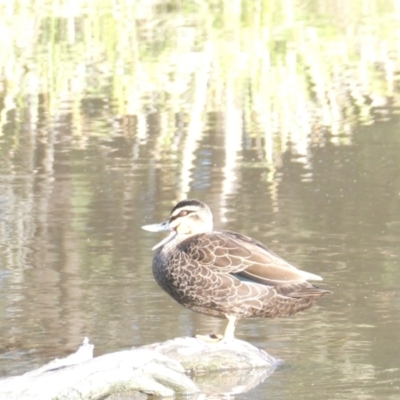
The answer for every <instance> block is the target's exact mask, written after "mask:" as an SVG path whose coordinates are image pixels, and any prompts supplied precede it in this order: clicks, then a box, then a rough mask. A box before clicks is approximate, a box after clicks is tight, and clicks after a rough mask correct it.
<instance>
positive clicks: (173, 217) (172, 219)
mask: <svg viewBox="0 0 400 400" xmlns="http://www.w3.org/2000/svg"><path fill="white" fill-rule="evenodd" d="M182 211H184V212H185V213H186V214H185V215H181V213H182ZM182 211H180V212H179V213H178V214H177V215H174V216H172V217H170V218H169V222H171V221H175V220H176V219H177V218H179V217H186V216H187V215H189V214H191V213H192V212H194V211H190V210H182Z"/></svg>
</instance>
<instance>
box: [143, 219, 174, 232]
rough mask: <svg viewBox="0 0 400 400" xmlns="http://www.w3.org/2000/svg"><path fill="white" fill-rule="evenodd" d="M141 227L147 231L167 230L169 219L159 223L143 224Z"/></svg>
mask: <svg viewBox="0 0 400 400" xmlns="http://www.w3.org/2000/svg"><path fill="white" fill-rule="evenodd" d="M142 229H144V230H145V231H149V232H162V231H169V221H164V222H161V224H152V225H143V226H142Z"/></svg>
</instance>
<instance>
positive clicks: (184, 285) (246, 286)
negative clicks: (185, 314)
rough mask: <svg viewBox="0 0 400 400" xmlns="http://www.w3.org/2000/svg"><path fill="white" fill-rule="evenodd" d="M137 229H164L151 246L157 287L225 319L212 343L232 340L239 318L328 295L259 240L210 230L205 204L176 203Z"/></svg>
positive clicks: (292, 308) (291, 308)
mask: <svg viewBox="0 0 400 400" xmlns="http://www.w3.org/2000/svg"><path fill="white" fill-rule="evenodd" d="M142 229H144V230H147V231H150V232H161V231H169V234H168V236H166V237H165V238H164V239H163V240H161V241H160V242H159V243H158V244H156V245H155V246H154V247H153V249H152V250H156V252H155V254H154V258H153V265H152V268H153V275H154V278H155V280H156V281H157V283H158V284H159V286H160V287H161V288H162V289H163V290H164V291H165V292H166V293H168V294H169V295H170V296H171V297H172V298H173V299H174V300H176V301H177V302H178V303H180V304H181V305H183V306H184V307H186V308H188V309H190V310H192V311H195V312H198V313H201V314H205V315H208V316H211V317H217V318H225V319H227V320H228V323H227V326H226V328H225V331H224V334H223V335H213V336H212V337H213V339H215V340H216V341H224V342H230V341H232V340H233V339H234V338H235V336H234V334H235V328H236V325H237V323H238V321H239V320H240V319H243V318H256V317H261V318H275V317H287V316H290V315H292V314H295V313H297V312H299V311H303V310H306V309H308V308H310V307H311V306H312V305H313V304H314V303H315V302H316V301H317V300H318V299H319V298H320V297H322V296H323V295H325V294H327V293H331V292H330V291H329V290H326V289H321V288H319V287H317V286H315V285H313V284H311V283H309V282H308V281H321V280H322V278H321V277H320V276H319V275H316V274H313V273H310V272H306V271H304V270H300V269H298V268H296V267H294V266H293V265H291V264H289V263H288V262H286V261H285V260H284V259H283V258H281V257H279V256H278V255H276V254H275V253H274V252H273V251H271V250H270V249H269V248H268V247H266V246H265V245H264V244H262V243H260V242H259V241H257V240H255V239H252V238H251V237H248V236H245V235H242V234H240V233H236V232H232V231H228V230H221V231H218V230H213V215H212V212H211V210H210V208H209V207H208V206H207V205H206V204H205V203H203V202H201V201H199V200H197V199H186V200H182V201H180V202H178V203H177V204H176V205H175V206H174V207H173V209H172V211H171V213H170V216H169V218H168V220H166V221H164V222H162V223H156V224H151V225H144V226H142ZM210 337H211V336H210Z"/></svg>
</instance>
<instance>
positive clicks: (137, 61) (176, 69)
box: [0, 2, 400, 399]
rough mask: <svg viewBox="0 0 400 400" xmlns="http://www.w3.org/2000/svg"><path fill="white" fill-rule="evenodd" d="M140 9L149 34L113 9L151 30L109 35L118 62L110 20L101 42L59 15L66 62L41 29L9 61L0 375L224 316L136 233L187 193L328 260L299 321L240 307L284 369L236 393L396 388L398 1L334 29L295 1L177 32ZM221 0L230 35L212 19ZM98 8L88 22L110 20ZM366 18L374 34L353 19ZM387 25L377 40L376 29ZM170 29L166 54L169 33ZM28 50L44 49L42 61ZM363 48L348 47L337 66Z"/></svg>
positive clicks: (217, 326) (312, 262) (2, 170)
mask: <svg viewBox="0 0 400 400" xmlns="http://www.w3.org/2000/svg"><path fill="white" fill-rule="evenodd" d="M389 3H390V4H389ZM251 4H253V3H251ZM277 4H278V3H277ZM279 4H280V3H279ZM285 4H286V3H285ZM313 4H314V3H313ZM346 4H347V3H346ZM393 4H394V3H393ZM181 6H182V7H184V6H183V5H181ZM121 7H123V5H121ZM138 7H139V6H138ZM141 7H142V8H141ZM143 7H144V6H143V4H141V5H140V7H139V8H140V10H141V12H142V13H141V14H140V15H141V16H140V18H138V19H135V24H136V25H135V26H136V30H135V29H133V28H132V24H126V26H129V32H126V31H124V28H123V24H120V22H118V25H119V26H120V27H121V30H122V31H123V33H122V34H121V37H122V38H123V39H124V40H126V42H129V43H131V44H132V47H129V48H130V49H131V48H133V47H135V46H134V44H135V43H136V44H138V43H137V40H136V39H135V38H133V37H132V35H133V33H131V32H137V35H138V37H140V38H142V39H143V38H147V39H146V40H147V41H146V42H143V43H140V45H139V46H137V47H136V48H135V49H134V50H132V51H120V49H121V48H122V49H124V48H125V47H124V46H122V45H121V47H119V46H117V45H115V46H109V47H110V49H111V48H115V49H116V50H115V52H116V53H112V54H113V55H115V62H114V63H111V62H108V61H107V62H105V61H104V59H105V58H107V57H105V56H104V52H103V51H102V50H101V49H103V47H102V46H101V45H100V43H102V40H100V39H104V38H105V37H106V36H107V35H109V31H108V30H107V32H103V28H102V27H99V30H98V32H97V34H98V36H96V33H95V31H96V29H94V31H91V33H92V35H88V37H89V38H90V40H89V39H88V38H87V37H86V36H85V35H83V33H82V35H75V36H73V35H72V36H71V35H67V34H66V33H65V32H64V29H66V28H65V26H66V25H65V26H64V24H62V23H60V22H58V23H57V27H58V28H57V29H60V32H64V33H63V34H60V35H57V38H58V39H57V40H56V41H55V42H56V43H52V46H48V43H47V42H46V46H45V49H47V46H48V47H49V48H51V49H53V50H54V49H55V50H57V51H58V52H59V54H62V55H63V57H60V59H58V58H56V56H54V58H52V59H53V62H54V65H53V64H51V63H49V62H48V60H49V59H50V58H51V57H50V58H49V55H48V53H46V51H45V49H44V48H43V47H41V46H42V45H41V44H40V43H39V44H36V43H34V44H32V46H29V45H27V46H25V47H24V48H23V49H22V48H21V49H20V48H19V47H18V51H21V52H22V53H23V54H21V55H20V57H16V58H15V59H14V58H10V63H11V64H10V65H12V66H11V67H10V66H9V67H7V68H6V69H5V70H7V71H10V73H9V75H7V76H6V77H5V78H4V82H5V83H4V87H3V89H4V93H3V92H2V93H3V94H2V99H3V101H2V103H1V115H0V126H1V137H0V151H1V157H0V174H1V176H0V254H1V256H0V320H1V322H0V348H1V351H0V372H1V374H2V375H10V374H15V373H20V372H23V371H26V370H28V369H31V368H33V367H36V366H39V365H40V364H43V363H45V362H47V361H48V360H49V359H50V358H54V357H61V356H63V355H65V354H67V353H70V352H71V351H74V349H75V348H76V347H77V344H78V343H80V342H81V340H82V337H84V336H89V337H90V339H91V341H92V342H93V343H95V345H96V349H95V351H96V352H97V354H102V353H105V352H109V351H112V350H117V349H121V348H127V347H130V346H132V345H141V344H147V343H151V342H157V341H163V340H167V339H170V338H171V337H176V336H183V335H192V334H195V333H208V332H210V331H214V332H215V331H220V330H221V329H222V326H223V324H224V323H223V322H221V321H219V320H216V319H212V318H207V317H204V316H201V315H197V314H195V313H192V312H190V311H187V310H185V309H183V308H182V307H180V306H179V305H178V304H175V303H174V302H173V301H172V300H170V299H168V297H167V295H166V294H164V293H163V292H162V291H161V290H160V289H159V288H158V287H157V285H156V284H155V282H154V279H153V277H152V275H151V268H150V265H151V259H152V256H153V255H152V253H151V251H150V249H151V247H152V245H153V244H154V243H153V241H152V239H151V238H150V237H149V236H148V235H144V234H143V232H142V231H141V230H140V226H141V225H144V224H146V223H149V222H151V221H157V220H162V219H163V217H164V216H165V215H166V214H168V212H169V211H170V209H171V206H172V205H173V204H174V203H176V201H177V200H179V199H181V198H183V197H186V196H188V197H197V198H199V199H201V200H203V201H206V202H207V204H209V205H210V207H211V208H212V210H213V213H214V216H215V226H216V228H217V229H230V230H234V231H238V232H241V233H244V234H247V235H249V236H252V237H255V238H257V239H258V240H260V241H261V242H264V243H266V244H268V245H269V246H270V247H271V248H272V249H273V250H275V251H276V252H277V253H278V254H280V255H281V256H282V257H283V258H285V259H287V260H288V261H290V262H292V263H293V264H295V265H298V266H299V267H301V268H304V269H305V270H307V271H310V272H314V273H316V274H320V275H322V276H323V277H324V278H325V281H324V285H326V286H327V287H328V288H329V289H332V290H333V292H334V293H333V295H332V296H330V298H328V299H323V300H321V302H320V304H319V305H317V306H316V307H315V308H314V309H311V310H309V311H308V312H306V313H303V314H299V315H296V316H294V317H292V318H287V319H281V320H251V321H243V323H242V324H241V325H240V326H239V328H238V332H237V335H238V337H240V338H242V339H245V340H248V341H249V342H251V343H253V344H255V345H257V346H259V347H262V348H265V349H266V350H267V351H268V352H270V353H271V354H273V355H276V356H279V357H280V358H282V359H284V361H285V366H284V367H282V368H280V369H278V370H277V371H275V373H274V375H273V376H272V377H271V378H270V379H266V380H265V381H264V382H263V383H262V384H261V385H260V386H258V387H257V388H255V389H253V390H252V391H251V392H250V393H249V394H248V395H238V396H237V397H236V398H238V399H239V398H243V399H245V398H252V399H254V398H258V399H263V398H265V397H266V395H265V393H266V391H268V395H269V396H270V397H271V398H272V397H280V398H299V399H300V398H301V399H308V398H310V399H311V398H316V397H318V398H319V397H324V396H326V397H329V398H341V399H346V398H349V399H351V398H355V397H363V398H377V397H380V398H382V397H384V398H387V399H391V398H393V399H395V398H398V395H399V386H400V371H399V369H398V367H397V364H398V363H397V360H398V359H399V356H400V354H399V349H398V348H397V347H396V346H395V345H394V344H395V343H397V342H398V341H399V332H400V329H399V328H400V318H399V308H400V302H399V296H398V282H400V272H399V271H400V270H399V268H398V262H399V256H400V250H399V245H398V243H399V235H400V222H399V221H400V218H399V206H400V204H399V202H400V198H399V193H400V181H399V178H398V177H399V176H400V170H399V168H400V167H399V166H400V160H399V154H400V142H399V139H398V74H397V69H398V68H397V67H396V65H397V61H398V54H397V50H396V51H389V49H390V48H393V49H397V47H398V46H397V44H396V43H394V41H395V40H397V39H396V38H395V35H394V36H393V35H392V34H391V32H395V31H396V29H397V25H396V23H397V22H396V19H395V18H389V17H387V15H391V14H386V13H387V12H389V11H390V10H389V11H387V10H386V9H387V8H388V7H389V8H390V7H392V3H391V2H388V3H387V4H385V5H381V7H378V8H377V9H379V10H380V11H379V12H376V13H375V12H374V15H375V17H376V20H375V19H373V20H372V16H371V15H370V16H369V17H368V18H367V16H366V15H364V17H365V20H363V21H361V22H360V23H361V26H360V25H358V24H357V27H358V28H357V29H351V28H350V27H349V29H346V32H345V33H343V34H339V33H337V34H336V35H333V34H330V35H325V36H324V33H326V32H325V30H324V29H325V27H321V29H320V30H319V29H317V28H315V27H313V26H311V27H306V28H305V29H304V31H303V30H302V29H301V28H299V26H300V25H301V24H303V23H305V22H304V21H303V20H302V21H300V22H301V24H300V25H299V21H298V20H296V18H295V17H296V16H294V18H295V19H294V22H296V23H294V24H293V25H290V24H289V25H288V21H286V22H285V24H283V25H282V26H278V27H269V26H263V25H262V22H261V21H260V20H259V19H257V20H253V19H252V18H251V17H250V15H253V14H254V18H258V17H257V16H260V15H261V14H260V13H259V12H254V13H253V12H250V11H248V10H247V11H246V10H244V11H243V10H242V11H243V14H241V15H242V16H243V21H242V22H243V24H244V25H243V24H242V23H238V26H241V27H243V28H241V29H242V30H235V29H234V27H233V26H232V23H231V24H230V25H229V21H231V22H232V21H236V19H233V17H232V18H229V17H230V15H229V10H225V11H224V12H225V13H228V14H224V13H221V14H219V13H215V12H214V13H210V14H207V13H203V14H202V13H193V11H187V12H188V13H189V15H191V16H192V17H193V19H192V20H191V22H190V24H189V25H190V26H185V27H184V29H183V30H182V31H181V32H184V34H183V35H182V37H180V38H179V40H178V39H176V43H175V42H174V39H173V38H176V31H175V29H176V26H177V25H176V24H177V21H178V22H179V21H180V20H179V18H181V19H182V15H181V14H179V12H178V11H177V10H176V9H173V10H169V11H167V10H165V7H164V8H162V10H158V12H154V10H153V11H152V7H151V6H150V5H148V6H147V7H148V8H146V7H144V8H143ZM193 7H194V6H193ZM308 7H309V6H308V5H307V6H306V8H307V9H308ZM317 8H318V7H317ZM323 8H325V6H324V7H323ZM22 9H23V7H22ZM339 9H340V10H339ZM345 9H346V10H347V11H346V12H348V11H349V10H348V8H347V6H346V7H343V10H342V9H341V7H338V10H336V11H332V12H334V13H335V12H337V13H338V14H340V15H341V13H342V11H343V12H344V10H345ZM318 10H321V7H319V8H318ZM125 11H127V10H125ZM128 11H129V10H128ZM128 11H127V13H126V15H131V14H130V12H131V11H129V12H128ZM253 11H254V10H253ZM367 11H368V10H367ZM367 11H366V10H364V12H367ZM138 12H139V11H138ZM308 12H310V13H311V11H310V10H308ZM315 12H316V11H315V10H314V11H312V13H315ZM390 12H392V11H390ZM393 12H394V11H393ZM216 14H218V18H219V17H220V16H221V18H220V20H218V23H219V24H220V26H222V28H220V29H221V31H218V32H214V31H212V30H210V27H212V26H213V24H212V23H211V21H210V20H209V18H210V15H216ZM93 15H97V14H93ZM93 15H92V14H87V16H86V14H85V15H80V18H82V19H83V20H85V19H86V18H88V19H89V22H90V24H88V27H96V26H97V23H96V21H97V20H100V19H98V18H97V19H96V18H94V17H93ZM110 15H112V13H110ZM146 15H151V16H152V17H154V18H147V17H146ZM165 15H168V17H169V18H167V19H166V20H163V24H161V25H159V26H162V27H163V29H164V30H163V32H164V33H165V32H166V33H167V35H166V37H168V39H169V40H166V39H165V38H164V39H165V40H163V41H160V37H159V35H158V36H157V35H156V34H155V32H154V31H152V30H151V28H149V26H152V24H154V23H155V22H157V21H158V22H160V19H161V16H164V17H165ZM279 15H281V14H279ZM285 15H289V14H285ZM290 15H292V14H290ZM311 15H314V14H311ZM335 15H336V14H335ZM346 15H350V16H352V15H353V14H351V13H350V14H346ZM393 15H394V16H396V15H397V16H398V11H397V13H396V12H394V14H393ZM222 16H225V18H222ZM28 17H31V18H32V21H36V20H35V18H39V19H40V18H41V17H40V16H28ZM244 17H246V18H244ZM58 18H61V19H60V21H61V20H62V21H64V22H65V20H63V18H64V17H58ZM104 18H106V19H107V18H111V19H110V20H108V22H110V21H111V22H112V21H113V20H112V17H110V16H104ZM202 18H204V19H202ZM235 18H236V17H235ZM247 18H249V19H247ZM336 19H337V21H343V19H340V18H336ZM225 20H226V21H225ZM350 20H352V19H351V18H350ZM77 21H78V19H76V22H77ZM224 21H225V22H224ZM346 21H348V19H347V17H346ZM357 21H358V19H357ZM39 22H43V21H41V20H40V21H39ZM289 22H290V21H289ZM225 23H226V24H228V25H229V26H225V25H224V24H225ZM338 23H339V22H338ZM174 24H175V25H174ZM260 24H261V25H260ZM392 24H394V25H392ZM178 25H179V26H180V23H178ZM328 25H329V24H328ZM328 25H327V27H326V29H327V31H329V32H332V30H329V29H330V28H331V26H330V25H329V26H328ZM32 26H36V25H35V24H32ZM37 26H42V25H40V24H39V25H37ZM69 26H70V29H72V28H71V27H73V25H69ZM104 26H107V27H109V26H114V25H107V24H104ZM301 26H303V25H301ZM318 26H319V25H318ZM381 26H385V29H380V27H381ZM393 26H394V28H393V29H392V28H391V27H393ZM5 27H8V25H7V24H6V25H5ZM282 27H283V28H284V29H279V28H282ZM371 27H375V28H376V29H372V28H371ZM386 27H387V29H386ZM367 28H368V29H367ZM389 28H390V29H389ZM88 29H89V28H88ZM196 29H199V30H198V31H197V30H196ZM363 29H366V32H369V33H368V34H364V33H365V32H364V33H362V32H360V33H359V34H357V35H356V34H355V33H354V32H356V31H357V32H358V30H360V31H363ZM89 30H90V29H89ZM19 31H20V30H18V32H19ZM189 31H190V32H192V33H191V34H190V33H189ZM338 31H343V29H338ZM373 31H376V32H380V34H379V35H382V36H379V35H378V36H376V37H375V36H374V40H371V35H373V34H374V33H373ZM149 32H150V33H151V34H150V33H149ZM171 32H172V33H171ZM263 32H264V33H263ZM285 32H286V33H287V34H285ZM351 32H353V33H351ZM386 32H390V34H389V35H388V37H386V36H385V35H386ZM103 33H104V35H105V36H102V35H103ZM168 33H169V34H170V35H168ZM216 33H218V34H216ZM267 33H268V34H267ZM300 33H302V34H300ZM43 34H44V35H45V34H48V32H47V33H46V32H44V33H43ZM106 34H107V35H106ZM24 35H25V33H24ZM191 35H192V36H191ZM196 35H197V36H196ZM260 35H261V36H260ZM263 35H264V36H263ZM25 36H26V35H25ZM82 36H85V38H82ZM178 36H179V35H178ZM328 36H329V39H328ZM8 37H10V38H14V35H13V34H12V32H11V31H10V35H5V38H8ZM34 37H35V35H32V38H34ZM107 37H108V36H107ZM239 37H240V38H241V40H242V42H241V43H242V44H241V45H240V46H239V45H238V43H239V42H240V41H238V40H237V38H239ZM269 37H271V38H273V39H271V40H272V43H271V42H270V41H269V40H270V39H268V38H269ZM94 38H97V39H98V40H95V39H94ZM210 38H213V39H215V40H210ZM235 38H236V39H235ZM249 38H253V39H254V43H256V45H252V46H250V42H249V40H250V39H249ZM5 40H6V39H5ZM24 40H25V39H24ZM30 40H31V38H30ZM32 40H33V39H32ZM49 40H53V39H51V38H50V39H49ZM88 40H89V42H90V46H87V45H88V44H89V42H87V41H88ZM65 41H67V42H68V43H66V42H65ZM70 41H72V42H74V43H75V45H76V47H74V49H76V50H77V53H76V54H75V53H74V54H72V53H71V52H72V51H73V50H72V47H71V43H70ZM97 42H98V43H99V44H96V43H97ZM104 42H106V41H105V40H104ZM166 42H168V43H167V44H168V46H170V47H168V49H169V52H167V51H165V50H164V51H165V53H168V54H167V55H165V53H164V52H163V51H162V49H161V48H164V47H163V46H160V43H166ZM124 43H125V42H124ZM252 43H253V42H252ZM265 43H266V45H265V47H264V44H265ZM382 43H385V45H384V46H383V45H382ZM175 44H176V46H175ZM246 45H247V46H246ZM80 46H82V47H80ZM85 46H87V47H85ZM152 46H153V47H152ZM81 48H92V49H93V54H92V53H91V54H92V56H93V60H92V59H90V60H87V59H82V57H83V56H82V54H83V53H85V52H80V51H79V49H81ZM354 48H357V49H358V48H360V49H362V51H361V52H360V54H358V52H353V50H354ZM24 49H33V50H32V51H33V52H35V51H36V53H35V54H36V56H35V57H36V58H35V60H34V61H31V60H32V54H31V52H29V54H25V53H24V51H25V50H24ZM143 49H144V50H149V49H150V50H151V51H148V52H146V51H143ZM385 49H388V50H387V51H386V50H385ZM96 50H97V53H96ZM339 50H340V51H339ZM57 51H54V54H56V53H57ZM110 51H111V50H110ZM81 53H82V54H81ZM117 53H118V54H117ZM132 53H134V54H133V55H132ZM338 53H340V54H338ZM354 53H357V54H358V56H355V55H354V57H358V58H357V59H356V60H355V61H354V63H351V62H350V61H348V62H347V61H346V62H342V60H343V59H342V58H341V57H343V58H344V59H346V60H349V59H352V57H353V56H350V55H353V54H354ZM18 54H19V53H18ZM85 54H86V53H85ZM127 54H128V55H129V59H125V57H126V56H127ZM326 54H329V57H327V56H326ZM155 56H157V57H159V58H158V59H157V62H156V61H155ZM337 57H338V58H337ZM132 58H133V59H134V61H132ZM376 59H380V61H379V63H378V62H376V63H375V61H374V60H376ZM17 60H23V61H24V62H25V61H27V60H28V61H29V62H27V63H26V67H23V64H21V63H22V61H20V64H18V61H17ZM3 61H4V60H3V59H2V58H0V63H3ZM32 62H34V65H33V64H32ZM1 65H3V64H1ZM24 65H25V64H24ZM121 65H124V67H121ZM342 65H343V66H344V67H343V69H342V68H341V67H340V68H339V66H342ZM14 66H15V68H14ZM64 66H65V67H64ZM325 66H326V67H325ZM22 67H23V68H22ZM89 67H90V68H89ZM114 68H115V70H114ZM11 71H14V72H11ZM18 71H19V72H18ZM21 71H25V72H21ZM57 71H59V74H58V72H57ZM87 71H89V72H87ZM45 77H48V80H46V78H45ZM17 82H20V84H19V85H17ZM43 82H45V83H43ZM49 82H53V83H54V85H53V84H50V83H49ZM382 88H384V89H382ZM381 92H382V93H383V94H382V93H381ZM378 94H379V96H378ZM16 100H18V101H16ZM288 382H290V384H288Z"/></svg>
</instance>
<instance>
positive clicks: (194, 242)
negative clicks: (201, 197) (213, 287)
mask: <svg viewBox="0 0 400 400" xmlns="http://www.w3.org/2000/svg"><path fill="white" fill-rule="evenodd" d="M178 247H179V249H180V250H181V251H183V252H185V253H187V254H188V255H190V258H191V259H192V260H193V261H195V262H197V263H199V264H200V265H203V266H206V267H208V268H210V269H212V270H213V271H215V272H217V273H225V274H232V275H235V276H237V277H238V278H239V279H241V280H249V281H253V282H257V283H262V284H265V285H271V286H280V285H283V286H286V285H288V284H297V283H302V282H305V281H307V280H322V278H321V277H320V276H318V275H315V274H311V273H309V272H306V271H302V270H299V269H297V268H296V267H294V266H293V265H290V264H289V263H287V262H286V261H285V260H283V259H282V258H281V257H279V256H277V255H276V254H274V253H273V252H272V251H270V250H269V249H268V248H267V247H266V246H264V245H263V244H262V243H260V242H258V241H256V240H254V239H252V238H250V237H247V236H244V235H241V234H239V233H236V232H230V231H223V232H209V233H202V234H198V235H195V236H192V237H190V238H189V239H187V240H184V241H183V242H181V243H180V244H179V245H178Z"/></svg>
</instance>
